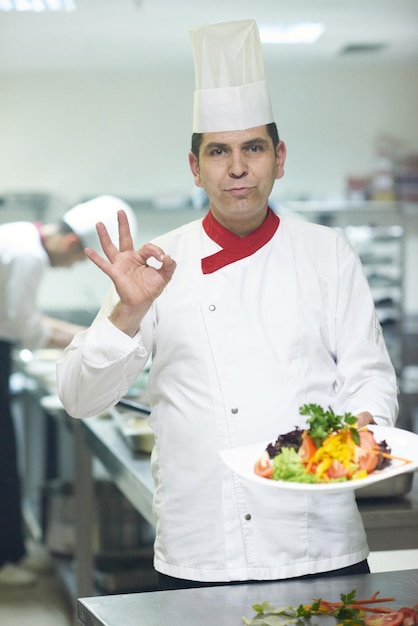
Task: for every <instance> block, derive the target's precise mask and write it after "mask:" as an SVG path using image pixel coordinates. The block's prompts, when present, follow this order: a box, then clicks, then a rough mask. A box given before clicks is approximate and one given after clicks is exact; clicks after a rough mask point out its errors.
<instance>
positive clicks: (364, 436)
mask: <svg viewBox="0 0 418 626" xmlns="http://www.w3.org/2000/svg"><path fill="white" fill-rule="evenodd" d="M358 434H359V437H360V448H363V449H368V448H376V447H377V443H376V439H375V438H374V435H373V433H372V431H371V430H359V432H358Z"/></svg>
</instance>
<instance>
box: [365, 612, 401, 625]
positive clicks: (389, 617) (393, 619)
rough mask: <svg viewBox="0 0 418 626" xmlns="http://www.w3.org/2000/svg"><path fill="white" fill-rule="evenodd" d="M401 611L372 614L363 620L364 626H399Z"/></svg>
mask: <svg viewBox="0 0 418 626" xmlns="http://www.w3.org/2000/svg"><path fill="white" fill-rule="evenodd" d="M403 617H404V615H403V613H402V611H391V612H390V613H374V614H373V615H369V616H367V617H365V618H364V623H365V626H400V625H401V624H402V621H403Z"/></svg>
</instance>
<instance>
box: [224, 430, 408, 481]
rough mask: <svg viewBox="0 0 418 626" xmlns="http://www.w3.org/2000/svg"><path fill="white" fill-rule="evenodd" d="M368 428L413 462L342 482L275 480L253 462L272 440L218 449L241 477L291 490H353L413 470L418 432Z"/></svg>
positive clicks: (394, 451) (396, 462)
mask: <svg viewBox="0 0 418 626" xmlns="http://www.w3.org/2000/svg"><path fill="white" fill-rule="evenodd" d="M368 428H369V429H370V430H371V431H373V433H374V435H375V439H376V441H377V442H380V441H382V440H385V441H386V443H387V444H388V446H389V448H390V449H391V454H393V455H394V456H398V457H401V458H403V459H409V460H410V463H403V462H402V461H398V460H392V462H391V464H390V466H389V467H387V468H386V469H384V470H380V471H376V472H373V473H372V474H369V475H368V476H367V477H366V478H359V479H358V480H347V481H345V482H341V483H315V484H307V483H297V482H288V481H285V480H272V479H269V478H263V477H262V476H258V475H257V474H255V473H254V464H255V462H256V460H257V459H258V458H259V457H260V456H261V455H262V454H263V452H264V450H265V449H266V447H267V445H268V443H269V442H266V443H258V444H253V445H250V446H245V447H242V448H232V449H230V450H221V451H220V452H219V454H220V456H221V458H222V460H223V462H224V463H225V464H226V465H227V466H228V467H229V468H230V469H231V470H232V471H233V472H235V473H236V474H238V475H239V476H241V477H242V478H246V479H248V480H252V481H255V482H257V483H259V484H260V485H264V486H267V487H271V488H273V489H290V490H292V491H309V492H313V491H350V490H356V489H360V487H366V486H367V485H373V483H377V482H379V481H381V480H386V479H387V478H392V476H397V475H398V474H403V473H405V472H413V471H415V470H416V469H417V468H418V435H417V434H415V433H412V432H410V431H409V430H402V429H401V428H390V427H389V426H375V425H370V426H368Z"/></svg>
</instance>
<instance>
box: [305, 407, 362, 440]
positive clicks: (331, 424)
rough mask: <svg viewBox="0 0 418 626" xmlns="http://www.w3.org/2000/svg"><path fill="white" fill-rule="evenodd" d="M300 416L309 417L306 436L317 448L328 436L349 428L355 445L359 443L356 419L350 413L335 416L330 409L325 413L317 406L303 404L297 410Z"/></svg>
mask: <svg viewBox="0 0 418 626" xmlns="http://www.w3.org/2000/svg"><path fill="white" fill-rule="evenodd" d="M299 413H300V414H301V415H309V416H310V417H309V418H308V419H307V423H308V429H307V430H308V434H309V435H310V436H311V437H312V439H313V440H314V442H315V444H316V446H318V448H319V447H320V446H321V445H322V443H323V441H324V440H325V439H326V438H327V437H328V435H329V434H331V433H334V432H337V431H339V430H343V429H344V428H349V430H350V432H351V435H352V437H353V440H354V442H355V443H357V444H358V443H359V442H360V438H359V434H358V430H357V428H356V426H357V418H356V417H355V416H354V415H352V414H351V413H345V414H344V415H336V414H335V413H334V411H333V410H332V409H331V407H328V410H327V411H324V409H323V408H322V407H321V406H319V404H304V405H303V406H302V407H300V409H299Z"/></svg>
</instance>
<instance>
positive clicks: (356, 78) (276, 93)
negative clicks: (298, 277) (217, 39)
mask: <svg viewBox="0 0 418 626" xmlns="http://www.w3.org/2000/svg"><path fill="white" fill-rule="evenodd" d="M11 4H13V3H12V2H11V0H0V9H5V10H4V11H3V10H0V137H1V141H0V223H3V222H7V221H12V220H13V221H14V220H19V219H23V220H42V221H48V220H54V219H55V218H57V217H59V216H60V215H61V214H62V213H63V212H64V211H65V210H67V209H68V208H70V207H71V206H73V205H74V204H75V203H77V202H79V201H82V200H86V199H88V198H91V197H93V196H96V195H99V194H102V193H110V194H114V195H116V196H119V197H121V198H123V199H125V200H126V201H127V202H129V203H130V204H131V206H132V207H133V208H134V210H135V212H136V214H137V217H138V223H139V232H138V236H137V244H138V245H139V244H141V243H143V242H145V241H147V240H149V239H150V238H151V237H153V236H155V235H157V234H160V233H162V232H165V231H167V230H169V229H171V228H173V227H176V226H178V225H180V224H182V223H184V222H187V221H191V220H193V219H196V218H198V217H201V216H202V215H204V213H205V211H206V208H207V207H206V199H205V197H204V196H202V195H201V194H200V193H199V190H197V189H196V188H194V186H193V180H192V176H191V174H190V172H189V167H188V159H187V155H188V150H189V146H190V137H191V122H192V107H193V90H194V68H193V60H192V54H191V48H190V43H189V36H188V29H189V28H190V27H192V26H196V25H200V24H204V23H210V22H218V21H227V20H236V19H248V18H254V19H256V20H257V22H258V24H259V26H260V30H261V32H262V39H263V41H264V40H265V39H264V37H267V35H268V34H269V33H268V32H264V31H265V28H264V27H267V26H270V27H278V26H281V27H282V30H283V32H282V37H284V43H281V44H274V43H265V44H264V52H265V65H266V75H267V79H268V82H269V86H270V92H271V97H272V102H273V108H274V112H275V117H276V122H277V125H278V128H279V133H280V136H281V138H282V139H283V140H284V141H285V142H286V144H287V149H288V157H287V162H286V172H285V177H284V178H283V179H281V180H279V181H277V182H276V186H275V188H274V191H273V194H272V206H273V208H274V209H275V210H277V212H279V213H280V212H287V213H293V214H295V215H296V216H297V217H299V218H300V219H309V220H313V221H317V222H321V223H325V224H329V225H330V226H333V227H336V228H342V229H344V231H345V232H346V234H347V236H348V237H349V238H350V239H351V241H352V242H353V245H355V247H356V248H357V249H358V251H359V254H360V256H361V258H362V260H363V262H364V266H365V271H366V272H367V274H368V277H369V280H370V284H371V286H372V289H373V293H374V296H375V300H376V304H377V307H378V311H379V317H380V319H381V322H382V326H383V328H384V332H385V335H386V337H387V342H388V346H389V349H390V351H391V354H392V357H393V361H394V363H395V366H396V369H397V372H398V377H399V386H400V389H401V392H402V393H401V414H400V421H399V423H398V425H399V426H401V427H403V428H407V429H411V430H416V431H417V432H418V339H417V338H418V285H417V273H416V272H417V270H416V268H417V267H418V2H417V1H416V0H259V1H258V2H254V1H253V0H240V1H239V2H236V1H234V0H211V1H210V2H196V1H195V0H177V1H176V2H174V1H173V0H74V2H72V1H71V0H67V2H66V3H64V4H66V5H67V9H68V10H62V11H59V10H58V7H57V4H58V0H50V1H49V2H46V1H45V3H43V2H41V0H37V2H35V3H34V4H35V8H37V9H38V10H37V11H34V12H31V11H28V10H23V11H21V12H17V11H12V10H8V9H10V8H11ZM15 4H20V6H21V8H23V9H28V5H29V4H30V3H29V0H16V2H15ZM42 4H47V5H49V8H50V9H52V10H40V9H41V5H42ZM307 23H313V24H314V25H316V29H317V31H316V34H317V35H318V34H319V38H318V39H317V40H316V41H315V42H314V43H310V44H309V43H291V42H290V39H289V38H290V36H291V34H292V33H291V25H294V24H297V25H298V31H297V32H298V34H299V35H300V34H301V32H302V33H303V34H306V32H308V33H312V27H308V28H307V27H306V26H307ZM300 24H302V27H301V26H300ZM275 36H277V33H276V34H275ZM108 286H109V284H108V282H107V279H106V278H105V277H104V276H103V275H102V274H101V272H100V271H99V270H98V269H97V268H95V267H94V266H93V265H92V264H90V265H88V266H87V267H86V264H83V265H80V266H79V267H76V268H75V269H73V270H59V269H54V271H53V272H51V273H50V275H49V276H48V277H47V280H46V281H44V283H43V285H42V288H41V303H42V305H43V307H44V309H45V310H46V311H47V312H50V313H53V314H54V315H58V316H63V317H65V318H70V319H73V320H74V321H77V322H82V323H88V322H90V320H91V319H92V318H93V316H94V314H95V312H96V311H97V308H98V307H99V306H100V303H101V300H102V298H103V296H104V294H105V293H106V290H107V288H108Z"/></svg>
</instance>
